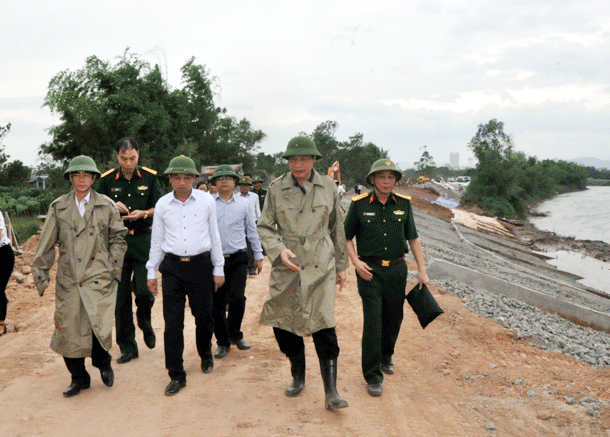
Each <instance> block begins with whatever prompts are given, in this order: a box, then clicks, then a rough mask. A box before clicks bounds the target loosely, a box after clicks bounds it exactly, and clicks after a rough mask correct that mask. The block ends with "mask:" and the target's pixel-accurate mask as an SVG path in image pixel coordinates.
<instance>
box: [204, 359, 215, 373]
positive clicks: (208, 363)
mask: <svg viewBox="0 0 610 437" xmlns="http://www.w3.org/2000/svg"><path fill="white" fill-rule="evenodd" d="M201 370H202V371H203V373H212V370H214V360H212V359H209V360H201Z"/></svg>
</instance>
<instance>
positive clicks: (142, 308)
mask: <svg viewBox="0 0 610 437" xmlns="http://www.w3.org/2000/svg"><path fill="white" fill-rule="evenodd" d="M126 241H127V244H128V249H127V253H126V254H125V260H124V261H123V271H122V273H121V282H120V283H119V288H118V291H117V300H116V309H115V312H114V313H115V319H116V342H117V344H118V345H119V348H120V349H121V352H122V353H137V352H138V344H137V343H136V327H135V325H134V323H133V309H132V299H131V293H132V292H133V294H134V295H135V297H136V308H137V309H136V319H137V321H138V326H139V327H140V329H141V330H142V331H143V332H144V333H145V334H146V333H149V332H151V331H153V328H152V324H151V321H150V319H151V310H152V306H153V303H154V302H155V297H154V296H153V295H152V293H151V292H150V291H149V290H148V285H147V279H146V278H147V276H146V273H147V272H146V261H147V259H148V251H149V250H150V235H148V234H144V235H135V236H129V235H128V236H127V237H126Z"/></svg>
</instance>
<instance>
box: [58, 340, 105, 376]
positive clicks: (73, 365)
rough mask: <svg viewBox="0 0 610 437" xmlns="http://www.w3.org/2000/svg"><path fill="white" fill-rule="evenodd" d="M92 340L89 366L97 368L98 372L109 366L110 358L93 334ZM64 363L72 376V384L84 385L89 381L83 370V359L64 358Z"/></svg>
mask: <svg viewBox="0 0 610 437" xmlns="http://www.w3.org/2000/svg"><path fill="white" fill-rule="evenodd" d="M92 338H93V341H92V344H91V364H92V365H93V367H97V368H98V369H100V370H101V369H103V368H105V367H107V366H110V363H111V361H112V356H110V354H109V353H108V351H107V350H105V349H104V348H103V347H102V345H101V344H100V342H99V340H98V339H97V337H96V336H95V334H92ZM64 362H65V363H66V367H67V368H68V371H69V372H70V375H72V382H82V383H84V382H90V381H91V376H90V375H89V372H87V369H86V368H85V358H68V357H64Z"/></svg>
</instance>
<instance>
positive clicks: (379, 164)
mask: <svg viewBox="0 0 610 437" xmlns="http://www.w3.org/2000/svg"><path fill="white" fill-rule="evenodd" d="M385 170H390V171H393V172H394V174H395V175H396V182H398V181H399V180H400V178H402V173H401V171H400V170H399V169H398V167H396V164H394V163H393V162H392V161H390V160H389V159H387V158H382V159H378V160H377V161H375V162H374V163H373V165H372V166H371V171H369V174H367V175H366V181H367V182H368V183H369V184H371V185H373V183H372V182H371V179H370V177H371V175H372V174H373V173H376V172H378V171H385Z"/></svg>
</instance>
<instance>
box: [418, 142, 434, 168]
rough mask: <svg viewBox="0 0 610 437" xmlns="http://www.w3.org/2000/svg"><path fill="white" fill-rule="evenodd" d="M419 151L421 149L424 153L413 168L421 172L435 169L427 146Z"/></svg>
mask: <svg viewBox="0 0 610 437" xmlns="http://www.w3.org/2000/svg"><path fill="white" fill-rule="evenodd" d="M421 149H423V151H424V152H423V153H422V155H421V158H419V161H416V162H414V163H413V165H414V166H415V168H416V169H417V170H418V171H423V172H425V171H427V170H428V169H429V168H436V163H435V162H434V158H433V157H432V155H430V153H428V146H423V147H422V148H421Z"/></svg>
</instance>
